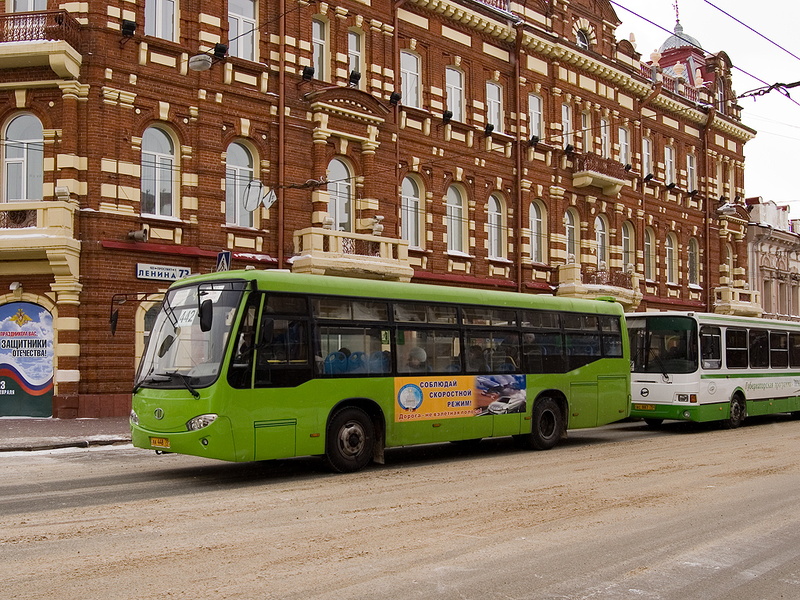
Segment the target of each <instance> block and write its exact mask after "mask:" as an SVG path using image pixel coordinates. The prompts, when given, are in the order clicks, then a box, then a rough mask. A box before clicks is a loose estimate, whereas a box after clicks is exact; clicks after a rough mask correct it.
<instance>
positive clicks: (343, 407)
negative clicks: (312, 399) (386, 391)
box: [325, 398, 386, 473]
mask: <svg viewBox="0 0 800 600" xmlns="http://www.w3.org/2000/svg"><path fill="white" fill-rule="evenodd" d="M385 431H386V425H385V422H384V418H383V413H382V412H381V410H380V408H379V407H378V405H377V404H375V403H374V402H373V401H371V400H368V399H364V398H353V399H350V400H346V401H343V402H340V403H339V404H338V405H336V406H335V407H334V408H333V410H331V412H330V414H329V415H328V423H327V426H326V428H325V461H326V462H327V464H328V466H329V467H330V468H331V469H332V470H334V471H336V472H339V473H349V472H353V471H358V470H360V469H363V468H364V467H366V466H367V465H368V464H369V463H370V461H375V462H376V463H378V464H383V450H384V446H385Z"/></svg>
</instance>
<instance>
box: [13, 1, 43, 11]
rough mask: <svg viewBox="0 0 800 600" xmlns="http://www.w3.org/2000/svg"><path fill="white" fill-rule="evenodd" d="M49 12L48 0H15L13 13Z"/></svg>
mask: <svg viewBox="0 0 800 600" xmlns="http://www.w3.org/2000/svg"><path fill="white" fill-rule="evenodd" d="M40 10H47V0H13V3H12V7H11V12H14V13H21V12H34V11H40Z"/></svg>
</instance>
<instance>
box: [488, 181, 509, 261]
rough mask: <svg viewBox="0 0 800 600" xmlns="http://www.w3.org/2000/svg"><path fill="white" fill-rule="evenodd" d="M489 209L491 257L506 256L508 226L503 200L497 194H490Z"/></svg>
mask: <svg viewBox="0 0 800 600" xmlns="http://www.w3.org/2000/svg"><path fill="white" fill-rule="evenodd" d="M487 209H488V210H487V213H488V214H487V219H488V223H487V224H488V234H489V258H505V255H506V236H505V231H506V228H505V214H504V211H503V200H502V199H501V198H499V197H498V196H495V195H492V196H490V197H489V203H488V206H487Z"/></svg>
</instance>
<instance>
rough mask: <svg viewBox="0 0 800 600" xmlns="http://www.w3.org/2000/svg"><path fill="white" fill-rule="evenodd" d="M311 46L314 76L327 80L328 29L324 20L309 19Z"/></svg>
mask: <svg viewBox="0 0 800 600" xmlns="http://www.w3.org/2000/svg"><path fill="white" fill-rule="evenodd" d="M311 46H312V59H313V61H314V64H313V65H312V66H313V67H314V77H316V78H317V79H319V80H320V81H327V80H328V69H327V66H328V31H327V26H326V23H325V22H324V21H321V20H319V19H312V20H311Z"/></svg>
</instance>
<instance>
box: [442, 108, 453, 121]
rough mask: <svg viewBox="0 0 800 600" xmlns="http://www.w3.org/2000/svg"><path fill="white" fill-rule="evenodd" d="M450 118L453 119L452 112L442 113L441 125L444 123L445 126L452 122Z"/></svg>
mask: <svg viewBox="0 0 800 600" xmlns="http://www.w3.org/2000/svg"><path fill="white" fill-rule="evenodd" d="M452 118H453V111H452V110H446V111H444V112H443V113H442V123H444V124H445V125H447V124H448V123H449V122H450V121H451V120H452Z"/></svg>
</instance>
